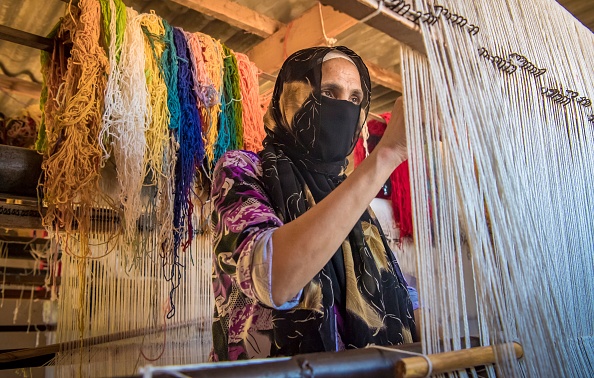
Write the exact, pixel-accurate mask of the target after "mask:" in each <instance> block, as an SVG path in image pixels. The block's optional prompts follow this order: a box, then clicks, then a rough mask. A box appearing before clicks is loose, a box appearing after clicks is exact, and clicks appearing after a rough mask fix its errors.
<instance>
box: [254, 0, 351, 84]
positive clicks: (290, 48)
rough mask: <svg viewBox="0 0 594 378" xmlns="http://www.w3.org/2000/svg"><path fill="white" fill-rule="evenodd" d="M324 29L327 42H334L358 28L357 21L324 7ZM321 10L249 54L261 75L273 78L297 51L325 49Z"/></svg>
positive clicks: (309, 13)
mask: <svg viewBox="0 0 594 378" xmlns="http://www.w3.org/2000/svg"><path fill="white" fill-rule="evenodd" d="M322 15H323V17H324V29H325V30H326V35H327V36H328V38H335V37H336V36H338V35H339V34H340V33H342V32H343V31H345V30H347V29H349V28H350V27H352V26H353V25H356V24H357V20H355V19H353V18H352V17H349V16H348V15H346V14H344V13H341V12H337V11H335V10H334V9H332V7H327V6H324V7H322ZM325 44H326V40H325V39H324V35H323V32H322V23H321V19H320V10H319V8H318V6H317V5H315V6H313V7H312V8H310V9H309V10H307V11H305V12H304V13H303V14H302V15H301V16H299V17H297V18H296V19H294V20H293V21H291V22H290V23H289V24H287V25H285V26H283V27H281V28H280V29H279V30H278V31H277V32H276V33H274V34H272V35H271V36H270V37H268V38H266V39H265V40H264V41H262V42H260V43H259V44H258V45H256V46H254V47H253V48H252V49H251V50H249V51H248V52H247V55H248V57H249V58H250V60H251V61H252V62H254V63H255V64H256V66H257V67H258V68H259V69H261V70H262V71H264V72H266V73H269V74H274V73H275V72H276V71H278V70H279V69H280V68H281V66H282V64H283V62H284V60H285V59H286V57H287V56H289V55H291V54H292V53H294V52H295V51H297V50H300V49H303V48H306V47H311V46H321V45H325Z"/></svg>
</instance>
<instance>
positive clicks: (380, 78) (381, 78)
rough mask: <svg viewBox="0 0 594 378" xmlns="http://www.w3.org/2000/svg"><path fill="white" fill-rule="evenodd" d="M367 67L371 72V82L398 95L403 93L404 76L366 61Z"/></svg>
mask: <svg viewBox="0 0 594 378" xmlns="http://www.w3.org/2000/svg"><path fill="white" fill-rule="evenodd" d="M365 65H366V66H367V70H368V71H369V76H370V77H371V81H373V82H374V83H375V84H379V85H383V86H384V87H386V88H390V89H393V90H395V91H396V92H398V93H402V76H400V75H399V74H397V73H396V72H393V71H390V70H387V69H385V68H382V67H380V66H378V65H377V64H375V63H371V62H368V61H365Z"/></svg>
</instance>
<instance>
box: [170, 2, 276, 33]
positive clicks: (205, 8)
mask: <svg viewBox="0 0 594 378" xmlns="http://www.w3.org/2000/svg"><path fill="white" fill-rule="evenodd" d="M171 1H172V2H174V3H177V4H180V5H183V6H185V7H187V8H190V9H193V10H195V11H197V12H200V13H203V14H205V15H208V16H211V17H214V18H216V19H219V20H221V21H225V22H226V23H228V24H229V25H232V26H235V27H237V28H240V29H243V30H245V31H248V32H250V33H253V34H256V35H259V36H260V37H263V38H266V37H268V36H269V35H271V34H273V33H275V32H276V31H277V30H279V29H280V28H281V27H282V23H280V22H278V21H276V20H274V19H272V18H270V17H266V16H264V15H263V14H261V13H258V12H256V11H255V10H253V9H250V8H248V7H245V6H243V5H240V4H237V3H235V2H233V1H229V0H216V1H212V0H171Z"/></svg>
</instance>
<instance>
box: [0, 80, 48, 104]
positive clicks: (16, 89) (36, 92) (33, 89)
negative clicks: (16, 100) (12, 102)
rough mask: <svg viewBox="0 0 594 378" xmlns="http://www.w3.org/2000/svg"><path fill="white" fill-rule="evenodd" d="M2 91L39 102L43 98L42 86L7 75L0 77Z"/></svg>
mask: <svg viewBox="0 0 594 378" xmlns="http://www.w3.org/2000/svg"><path fill="white" fill-rule="evenodd" d="M0 89H3V90H5V91H8V92H11V93H14V94H17V95H22V96H27V97H30V98H33V99H37V100H39V97H40V96H41V84H39V83H34V82H32V81H28V80H23V79H19V78H16V77H10V76H6V75H0Z"/></svg>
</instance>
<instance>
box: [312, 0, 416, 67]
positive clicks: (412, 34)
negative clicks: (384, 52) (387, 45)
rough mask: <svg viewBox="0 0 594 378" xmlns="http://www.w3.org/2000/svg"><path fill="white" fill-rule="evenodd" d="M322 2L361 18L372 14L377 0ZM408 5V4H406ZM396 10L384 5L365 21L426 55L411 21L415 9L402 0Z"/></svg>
mask: <svg viewBox="0 0 594 378" xmlns="http://www.w3.org/2000/svg"><path fill="white" fill-rule="evenodd" d="M320 1H321V3H322V4H325V5H330V6H332V7H334V9H336V10H338V11H341V12H343V13H346V14H348V15H349V16H351V17H353V18H355V19H357V20H362V19H363V18H365V17H367V16H369V15H371V14H373V13H374V12H375V11H376V10H377V8H378V3H379V2H378V1H377V0H320ZM410 3H412V1H411V2H410ZM407 5H408V6H407ZM396 10H398V13H396V12H394V11H392V10H390V9H388V8H387V7H386V6H384V8H383V10H382V11H381V12H380V13H379V14H377V15H376V16H374V17H372V18H370V19H369V20H367V21H366V22H365V23H366V24H367V25H369V26H371V27H374V28H376V29H377V30H379V31H382V32H384V33H386V34H387V35H389V36H390V37H392V38H394V39H395V40H397V41H399V42H401V43H404V44H406V45H408V46H410V47H412V48H413V49H415V50H417V51H418V52H420V53H421V54H423V55H426V54H427V52H426V50H425V43H424V42H423V36H422V35H421V30H420V28H419V27H418V26H417V25H416V24H415V22H413V21H414V20H415V19H418V14H417V9H414V8H413V7H412V6H410V4H409V3H408V2H403V3H402V6H399V7H398V8H397V9H396Z"/></svg>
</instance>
